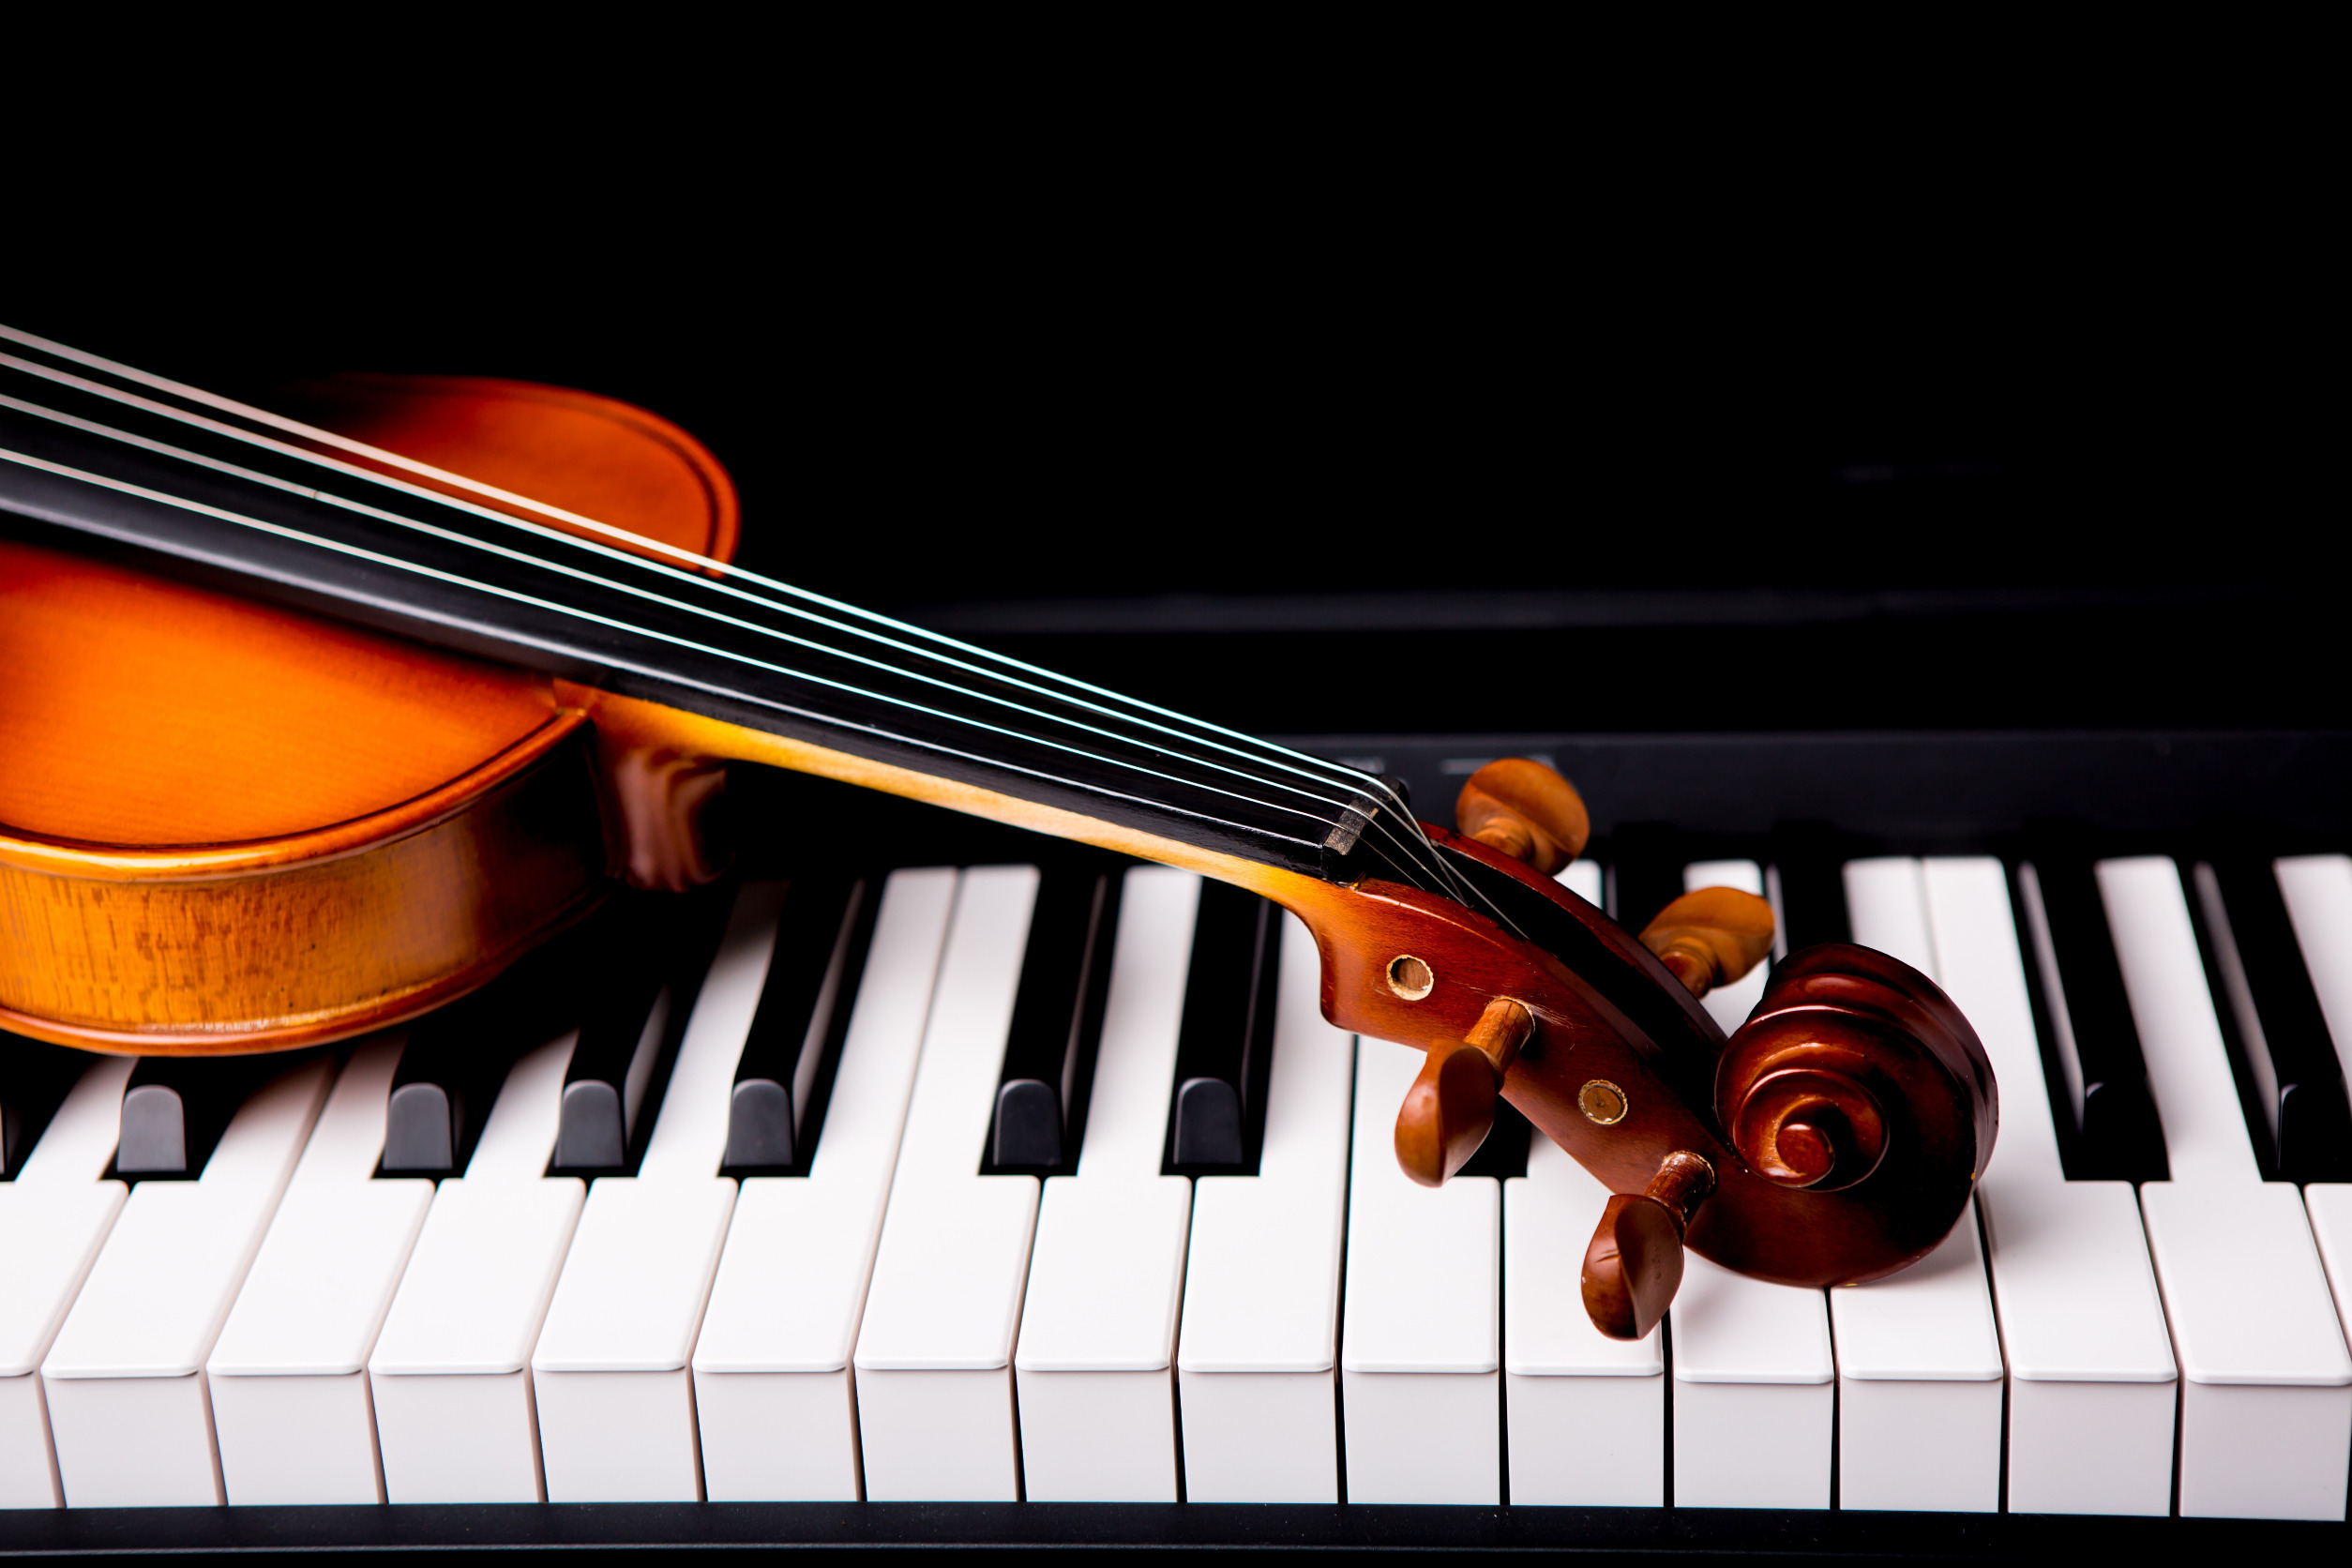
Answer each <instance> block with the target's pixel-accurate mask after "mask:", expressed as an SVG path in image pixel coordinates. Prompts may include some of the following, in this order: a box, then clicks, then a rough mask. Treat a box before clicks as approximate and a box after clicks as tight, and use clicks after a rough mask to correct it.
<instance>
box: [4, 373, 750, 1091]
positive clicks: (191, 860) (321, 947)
mask: <svg viewBox="0 0 2352 1568" xmlns="http://www.w3.org/2000/svg"><path fill="white" fill-rule="evenodd" d="M305 398H307V400H304V399H297V400H296V401H295V403H294V406H293V407H292V408H290V410H289V412H293V413H294V414H296V415H307V416H309V418H311V419H313V420H314V421H324V422H326V423H329V424H333V425H336V426H338V427H339V428H340V429H341V430H342V432H343V433H345V434H348V435H351V436H353V437H354V438H355V439H358V440H361V441H365V442H369V443H372V444H374V445H383V446H385V447H387V448H394V449H398V450H400V451H401V452H402V453H404V454H405V455H407V456H410V457H413V458H415V459H416V460H419V461H422V462H426V463H430V464H434V465H437V466H443V467H446V468H449V469H452V470H455V471H458V472H461V473H464V474H466V475H468V476H469V477H473V478H476V479H479V480H481V481H483V482H485V483H488V484H491V485H495V486H500V487H504V488H512V489H517V490H527V491H529V492H531V493H533V494H535V496H537V497H539V498H541V499H544V500H546V501H548V502H550V503H551V504H553V505H558V506H563V507H566V508H570V509H573V510H577V511H580V512H581V513H584V514H586V515H588V516H590V517H593V518H595V519H596V520H599V521H603V522H608V523H612V524H616V525H621V526H627V527H630V528H634V529H637V530H638V531H640V532H641V533H642V534H644V535H647V536H648V537H650V538H654V539H656V540H658V541H659V542H661V543H662V544H665V545H670V546H673V547H675V548H678V549H684V550H693V551H695V552H697V553H700V554H704V555H710V556H716V557H720V558H724V557H725V556H727V555H728V554H730V553H731V551H732V550H733V548H734V543H735V531H736V502H735V495H734V490H733V487H732V485H731V483H730V482H729V481H728V479H727V476H726V474H725V472H724V471H723V470H722V469H720V467H719V466H718V464H717V462H716V460H714V459H713V458H712V457H711V455H710V454H709V453H708V452H707V451H706V450H704V449H703V448H702V447H701V445H700V444H699V443H697V442H695V441H694V440H693V438H692V437H690V436H687V435H686V433H685V432H684V431H682V430H678V429H677V427H676V426H674V425H671V424H670V423H669V422H668V421H666V420H663V419H659V418H657V417H656V416H654V415H648V414H645V413H643V412H642V411H641V410H636V409H631V408H629V407H628V406H627V405H626V404H623V403H618V402H614V401H613V400H611V399H605V398H597V397H594V396H591V395H589V394H585V393H571V392H565V391H562V390H560V389H557V388H552V387H541V386H532V385H527V384H519V383H511V382H490V381H478V380H461V379H452V378H433V379H418V378H399V377H354V378H338V379H336V380H334V381H331V382H326V383H321V384H314V385H313V386H312V387H310V388H309V389H308V391H307V393H306V394H305ZM375 466H378V467H384V466H386V465H384V464H380V463H379V464H376V465H375ZM441 488H444V489H452V488H454V487H449V486H443V487H441ZM510 509H516V510H520V508H510ZM585 726H586V719H585V716H583V715H582V714H580V712H578V711H566V710H565V709H564V708H562V707H561V706H559V705H558V703H557V701H555V697H554V694H553V691H552V688H551V686H550V683H549V682H547V681H546V680H544V679H542V678H539V677H537V676H534V675H531V674H528V673H525V672H522V671H515V670H511V669H507V668H505V667H502V666H498V665H493V664H489V663H484V662H481V661H478V660H473V659H468V658H463V657H460V656H454V655H449V654H445V653H441V652H437V651H434V650H431V649H428V648H424V647H422V646H419V645H416V644H414V643H410V642H407V641H402V640H400V639H398V638H393V637H387V636H382V635H378V634H375V633H371V632H367V631H362V630H359V629H356V628H354V627H350V626H341V625H339V624H336V623H333V622H328V621H324V620H318V619H313V618H311V617H309V616H305V615H301V614H297V613H294V612H292V611H282V610H277V609H273V608H270V607H268V606H264V605H260V604H255V603H251V602H249V601H247V600H244V599H240V598H237V597H234V596H229V595H225V594H219V593H213V592H208V591H206V590H204V589H201V588H196V587H192V586H188V585H187V584H184V583H179V582H173V581H170V580H162V579H158V578H152V577H148V576H146V575H144V574H142V573H140V572H137V571H135V570H131V569H128V568H127V567H124V566H121V565H111V564H108V563H105V562H100V561H94V560H90V559H86V558H83V557H80V556H75V555H71V554H66V553H61V552H59V551H56V550H49V549H45V548H41V547H38V546H34V545H30V544H24V543H22V542H18V541H13V540H0V1028H7V1029H10V1030H14V1031H16V1032H18V1033H25V1034H32V1035H36V1036H38V1037H40V1038H44V1039H51V1040H56V1041H60V1042H62V1043H66V1044H72V1045H80V1046H84V1047H90V1048H98V1049H109V1050H135V1051H142V1052H154V1053H158V1054H160V1053H177V1052H216V1051H249V1050H257V1049H278V1048H289V1047H293V1046H299V1045H306V1044H310V1043H313V1042H316V1041H320V1040H330V1039H335V1038H339V1037H343V1036H348V1035H351V1034H355V1033H362V1032H364V1031H367V1030H369V1029H374V1028H378V1027H381V1026H383V1025H384V1024H386V1023H389V1022H393V1021H396V1020H398V1019H400V1018H406V1017H409V1016H412V1015H414V1014H416V1013H418V1012H421V1011H423V1010H425V1009H426V1008H428V1007H430V1006H432V1005H434V1004H436V1003H439V1002H442V1001H445V1000H448V999H449V998H451V997H454V996H457V995H459V994H461V993H462V992H463V991H465V990H467V989H469V988H473V987H475V986H477V985H479V984H481V983H482V982H483V981H485V980H487V979H489V978H490V976H491V975H493V974H495V973H497V972H499V971H500V970H501V969H503V968H505V966H506V965H507V964H509V963H511V962H513V961H514V960H515V959H516V958H517V957H520V956H521V954H522V953H523V952H524V951H526V950H527V949H528V948H529V947H530V946H532V945H533V944H534V943H535V942H539V941H541V940H543V939H544V938H545V937H547V936H549V935H550V934H552V933H553V932H554V931H556V930H558V929H560V928H561V927H563V926H565V924H567V923H568V922H570V921H571V920H573V919H576V918H578V917H579V916H580V914H581V913H582V912H584V911H585V910H587V909H588V908H590V907H591V906H593V905H594V903H595V902H596V900H597V899H599V898H600V897H603V895H604V894H605V892H606V891H607V890H608V889H609V888H610V886H611V882H610V880H609V878H608V875H607V872H608V869H609V867H610V858H609V849H608V841H607V836H606V832H605V823H604V821H603V817H604V812H603V810H602V807H601V804H600V801H601V796H602V795H603V793H604V792H603V791H602V790H601V788H600V785H599V781H598V779H597V777H596V769H595V767H594V765H593V764H592V761H591V755H592V747H591V746H589V744H588V743H589V739H590V737H589V736H588V734H587V733H586V731H585Z"/></svg>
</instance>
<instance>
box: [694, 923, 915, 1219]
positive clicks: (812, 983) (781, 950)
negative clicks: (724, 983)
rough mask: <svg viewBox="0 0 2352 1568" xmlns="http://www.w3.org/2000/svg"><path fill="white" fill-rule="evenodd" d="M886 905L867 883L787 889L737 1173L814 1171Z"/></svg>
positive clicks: (739, 1076)
mask: <svg viewBox="0 0 2352 1568" xmlns="http://www.w3.org/2000/svg"><path fill="white" fill-rule="evenodd" d="M880 902H881V900H880V899H879V898H878V897H875V889H874V885H873V883H872V882H870V881H868V880H867V879H865V878H856V877H847V876H815V877H801V878H795V879H794V880H793V882H792V885H791V887H790V888H789V889H787V890H786V892H785V895H784V908H783V912H782V913H781V914H780V915H779V916H778V918H777V920H776V951H775V954H774V957H772V958H771V959H770V960H769V964H768V977H767V981H766V983H765V984H764V985H763V986H762V987H761V991H760V1007H759V1011H758V1012H757V1013H755V1014H754V1015H753V1017H752V1020H751V1033H749V1034H748V1035H746V1037H745V1040H744V1048H743V1055H742V1056H741V1057H740V1058H738V1059H737V1061H736V1063H735V1085H734V1089H733V1090H732V1092H731V1096H730V1098H729V1101H728V1107H727V1155H726V1161H725V1168H726V1169H727V1170H728V1172H729V1173H730V1174H733V1175H746V1176H747V1175H759V1174H762V1173H775V1172H779V1171H785V1170H805V1169H806V1168H807V1163H808V1157H809V1153H810V1148H811V1145H812V1144H813V1142H814V1139H815V1138H816V1135H817V1133H818V1131H819V1127H820V1123H819V1122H817V1121H816V1120H813V1119H812V1118H813V1117H814V1115H815V1114H816V1110H815V1108H814V1101H815V1100H816V1098H817V1096H818V1094H819V1091H820V1088H821V1084H820V1077H821V1074H822V1071H823V1069H824V1068H825V1067H826V1065H827V1064H828V1063H831V1062H835V1061H837V1060H838V1059H839V1056H840V1050H841V1037H842V1035H843V1033H845V1032H846V1031H847V1029H848V1027H849V1014H850V1005H851V1003H852V1000H853V999H854V998H855V997H856V995H857V986H858V981H859V979H860V978H861V977H862V975H863V974H864V972H865V969H866V949H867V943H868V942H870V941H871V940H872V938H873V933H874V912H875V910H876V908H877V907H878V906H879V904H880Z"/></svg>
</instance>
